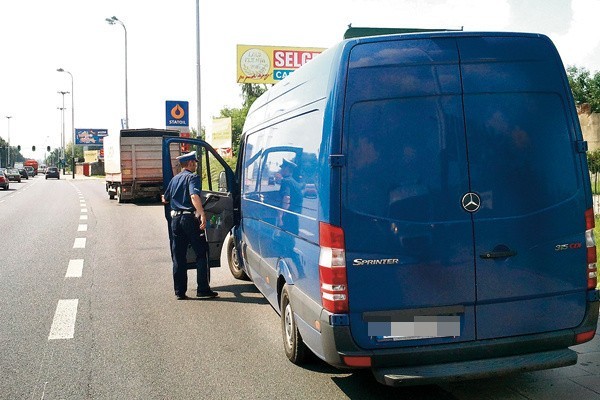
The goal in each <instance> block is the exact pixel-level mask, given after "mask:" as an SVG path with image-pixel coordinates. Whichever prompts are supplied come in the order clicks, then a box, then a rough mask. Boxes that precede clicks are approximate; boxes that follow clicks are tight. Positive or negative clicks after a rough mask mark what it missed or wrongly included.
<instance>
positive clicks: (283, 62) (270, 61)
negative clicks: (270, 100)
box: [237, 44, 325, 83]
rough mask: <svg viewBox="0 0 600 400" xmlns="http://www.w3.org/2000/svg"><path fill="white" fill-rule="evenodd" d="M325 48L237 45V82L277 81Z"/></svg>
mask: <svg viewBox="0 0 600 400" xmlns="http://www.w3.org/2000/svg"><path fill="white" fill-rule="evenodd" d="M323 51H325V49H323V48H320V47H282V46H279V47H278V46H251V45H245V44H238V45H237V83H277V82H279V81H280V80H282V79H283V78H285V77H286V76H288V75H289V74H291V73H292V72H294V71H295V70H297V69H298V68H300V67H301V66H302V65H304V64H306V63H307V62H309V61H310V60H312V59H313V58H315V57H316V56H317V55H319V54H321V53H322V52H323Z"/></svg>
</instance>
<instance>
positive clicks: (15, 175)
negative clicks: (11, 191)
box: [6, 168, 21, 182]
mask: <svg viewBox="0 0 600 400" xmlns="http://www.w3.org/2000/svg"><path fill="white" fill-rule="evenodd" d="M6 176H7V177H8V180H9V181H15V182H21V174H20V173H19V170H18V169H16V168H7V169H6Z"/></svg>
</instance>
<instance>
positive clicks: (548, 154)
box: [207, 32, 599, 385]
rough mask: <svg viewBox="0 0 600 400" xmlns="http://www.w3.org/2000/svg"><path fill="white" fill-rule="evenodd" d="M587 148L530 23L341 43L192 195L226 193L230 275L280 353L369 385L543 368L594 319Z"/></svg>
mask: <svg viewBox="0 0 600 400" xmlns="http://www.w3.org/2000/svg"><path fill="white" fill-rule="evenodd" d="M586 150H587V145H586V142H585V141H583V138H582V134H581V130H580V126H579V122H578V118H577V114H576V111H575V107H574V102H573V99H572V96H571V93H570V89H569V85H568V81H567V78H566V75H565V72H564V67H563V65H562V62H561V60H560V57H559V55H558V53H557V51H556V49H555V47H554V45H553V44H552V43H551V41H550V40H549V39H548V38H547V37H545V36H543V35H538V34H519V33H469V32H439V33H423V34H404V35H389V36H379V37H368V38H354V39H349V40H345V41H343V42H341V43H340V44H339V45H337V46H335V47H333V48H331V49H329V50H327V51H326V52H324V53H322V54H321V55H320V56H319V57H317V58H315V59H314V60H313V61H311V62H310V63H308V64H306V65H305V66H303V67H302V68H300V69H299V70H298V71H296V72H294V73H293V74H291V75H290V76H288V77H287V78H286V79H284V80H282V81H281V82H280V83H278V84H277V85H275V86H274V87H272V88H271V89H270V90H268V91H267V92H266V93H265V94H264V95H263V96H261V97H260V98H259V99H258V100H257V101H256V102H255V103H254V104H253V106H252V108H251V109H250V112H249V113H248V117H247V120H246V123H245V126H244V133H243V138H242V143H241V145H240V154H239V159H238V165H237V169H236V176H235V178H232V177H231V172H229V171H228V172H227V174H226V175H227V176H226V179H224V180H226V181H227V182H226V183H227V186H228V189H227V190H226V192H222V193H221V194H218V190H217V191H216V192H214V193H209V194H207V196H212V197H213V201H212V203H207V204H209V205H210V204H213V205H215V207H216V205H217V204H219V202H218V201H214V198H216V197H217V196H221V197H229V198H228V199H227V202H229V203H228V204H230V205H231V207H230V208H231V210H229V211H228V212H231V214H232V215H233V217H232V218H231V219H230V220H231V221H232V222H231V225H234V226H235V227H234V238H235V249H234V252H236V251H237V253H236V254H235V255H236V256H238V257H237V262H238V263H239V264H238V265H239V267H238V268H239V269H240V271H239V273H237V274H236V276H237V277H241V278H245V277H249V278H250V279H251V280H252V281H253V282H254V284H255V285H256V286H257V287H258V289H259V290H260V291H261V292H262V293H263V295H264V296H265V297H266V298H267V299H268V301H269V302H270V303H271V304H272V306H273V307H274V308H275V310H277V311H278V312H279V313H280V314H281V328H282V337H283V347H284V350H285V353H286V355H287V357H288V358H289V359H290V360H291V361H292V362H294V363H297V364H300V363H302V362H303V361H305V359H306V356H307V354H308V352H309V351H310V352H312V353H314V354H315V355H316V356H318V357H319V358H321V359H323V360H324V361H326V362H327V363H329V364H331V365H333V366H336V367H340V368H371V369H372V371H373V373H374V375H375V377H376V379H377V380H378V381H379V382H381V383H384V384H387V385H402V384H415V383H418V384H424V383H429V382H438V381H440V380H455V379H466V378H478V377H485V376H490V375H495V374H501V373H509V372H520V371H528V370H537V369H544V368H554V367H560V366H565V365H572V364H574V363H576V360H577V355H576V353H575V352H574V351H572V350H570V349H569V346H573V345H576V344H579V343H583V342H586V341H589V340H591V339H592V338H593V336H594V334H595V330H596V324H597V320H598V305H599V302H598V291H597V290H596V284H597V281H596V247H595V242H594V237H593V227H594V215H593V209H592V198H591V191H590V182H589V175H588V168H587V162H586ZM232 185H233V186H232ZM222 203H223V204H224V203H225V201H224V200H223V202H222ZM217 208H218V211H219V212H221V211H222V210H223V209H224V208H225V207H217ZM234 258H235V257H234Z"/></svg>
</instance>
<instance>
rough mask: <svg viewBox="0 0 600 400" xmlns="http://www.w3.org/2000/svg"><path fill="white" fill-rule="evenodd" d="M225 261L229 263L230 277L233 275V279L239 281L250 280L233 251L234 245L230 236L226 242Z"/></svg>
mask: <svg viewBox="0 0 600 400" xmlns="http://www.w3.org/2000/svg"><path fill="white" fill-rule="evenodd" d="M227 261H228V262H229V270H230V271H231V275H233V277H234V278H235V279H239V280H241V281H249V280H250V278H248V275H246V272H244V270H243V269H242V267H241V265H240V259H239V258H238V255H237V251H236V249H235V243H234V241H233V237H231V236H230V237H229V241H228V242H227Z"/></svg>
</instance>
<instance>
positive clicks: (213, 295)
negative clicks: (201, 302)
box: [196, 290, 219, 299]
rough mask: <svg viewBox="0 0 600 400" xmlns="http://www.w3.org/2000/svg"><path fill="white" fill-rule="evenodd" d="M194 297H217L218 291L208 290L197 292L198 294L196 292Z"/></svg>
mask: <svg viewBox="0 0 600 400" xmlns="http://www.w3.org/2000/svg"><path fill="white" fill-rule="evenodd" d="M196 297H198V298H199V299H213V298H215V297H219V293H217V292H214V291H212V290H211V291H210V292H198V294H196Z"/></svg>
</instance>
